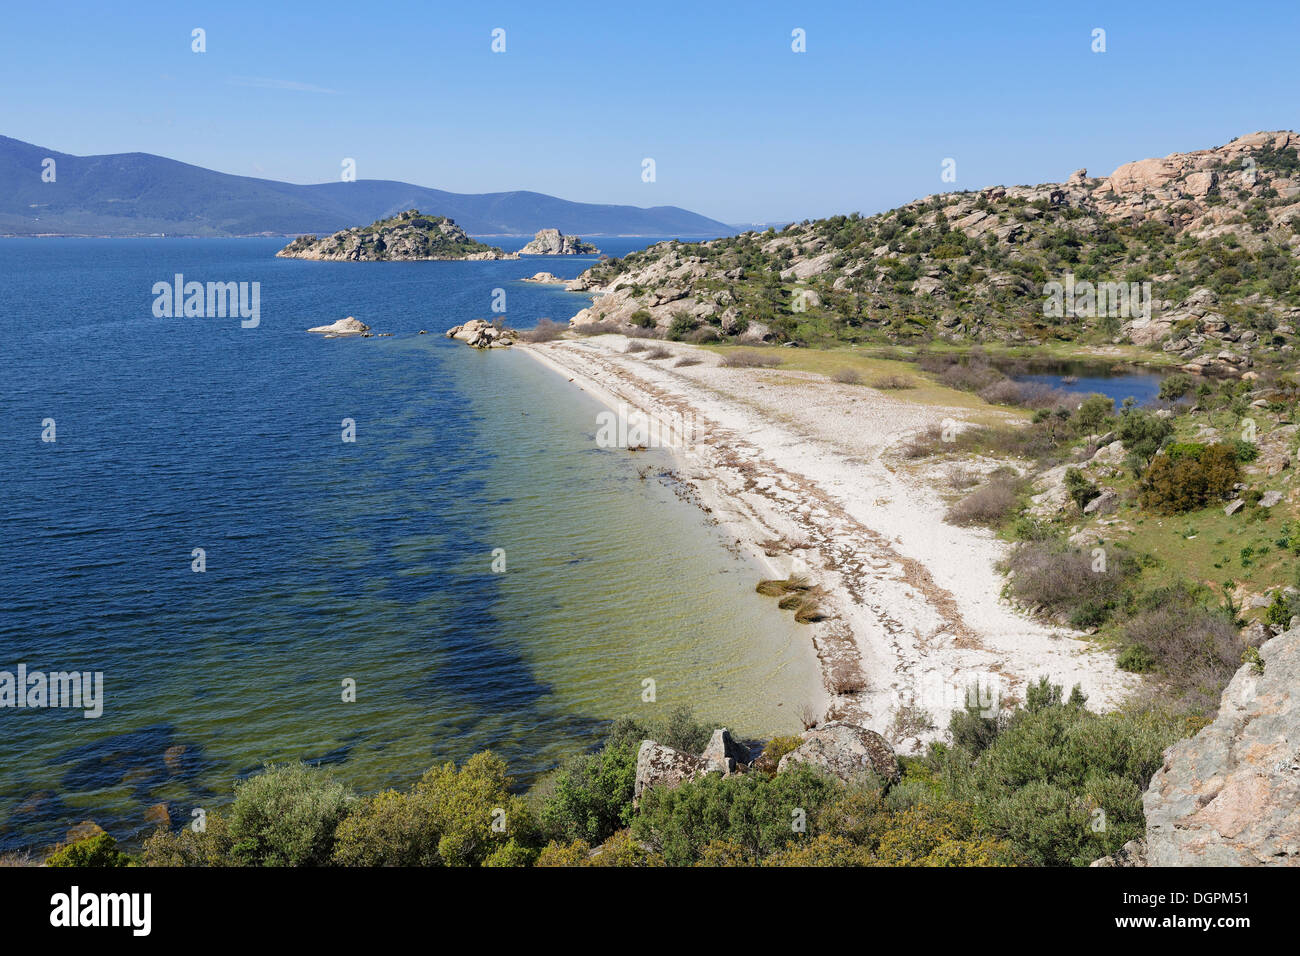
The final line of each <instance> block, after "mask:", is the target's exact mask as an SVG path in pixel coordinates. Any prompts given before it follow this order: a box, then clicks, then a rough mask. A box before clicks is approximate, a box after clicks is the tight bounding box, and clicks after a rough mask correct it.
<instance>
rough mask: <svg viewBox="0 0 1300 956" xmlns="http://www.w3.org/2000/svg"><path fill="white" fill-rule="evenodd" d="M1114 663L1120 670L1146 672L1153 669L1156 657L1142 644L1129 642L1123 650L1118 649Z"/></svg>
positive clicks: (1137, 672) (1136, 672)
mask: <svg viewBox="0 0 1300 956" xmlns="http://www.w3.org/2000/svg"><path fill="white" fill-rule="evenodd" d="M1115 664H1116V666H1118V667H1119V668H1120V669H1121V670H1126V671H1132V672H1133V673H1135V674H1146V673H1148V672H1150V671H1153V670H1155V668H1156V659H1155V656H1154V655H1152V653H1151V652H1150V651H1149V650H1147V648H1146V647H1145V646H1144V645H1142V644H1129V645H1127V646H1126V647H1125V648H1124V650H1122V651H1120V653H1119V657H1118V658H1116V660H1115Z"/></svg>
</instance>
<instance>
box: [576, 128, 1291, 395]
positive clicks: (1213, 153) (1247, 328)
mask: <svg viewBox="0 0 1300 956" xmlns="http://www.w3.org/2000/svg"><path fill="white" fill-rule="evenodd" d="M1298 145H1300V136H1297V134H1295V133H1292V132H1287V131H1281V132H1264V133H1254V134H1251V135H1249V136H1243V137H1241V138H1239V139H1236V140H1233V141H1232V142H1231V143H1229V144H1227V145H1226V146H1220V147H1217V148H1215V149H1208V150H1200V151H1197V152H1193V153H1181V154H1174V155H1171V156H1168V157H1165V158H1164V159H1145V160H1140V161H1138V162H1133V163H1128V164H1125V165H1123V166H1121V167H1120V168H1119V169H1117V170H1115V171H1114V172H1113V173H1112V174H1111V175H1109V176H1105V177H1093V176H1089V175H1088V173H1087V171H1086V170H1083V169H1080V170H1077V171H1075V172H1074V173H1073V174H1072V175H1070V176H1069V177H1068V178H1067V179H1066V181H1065V182H1062V183H1048V184H1044V185H1040V186H1008V187H1001V186H1000V187H995V188H991V189H985V190H981V191H978V192H960V193H946V194H940V195H935V196H930V197H928V198H926V199H921V200H917V201H915V202H913V203H909V204H908V205H906V206H903V207H901V208H899V209H894V210H891V211H890V212H886V213H881V214H879V215H875V216H867V217H864V216H860V215H858V214H856V213H855V214H853V215H849V216H835V217H832V218H829V219H821V220H817V221H805V222H802V223H795V224H792V225H790V226H788V227H786V228H785V229H784V230H782V231H781V232H779V233H778V232H776V231H775V230H771V229H769V230H767V231H766V232H762V233H757V232H747V233H743V234H741V235H739V236H733V237H729V238H724V239H717V240H713V241H711V242H705V243H682V242H665V243H659V244H658V245H655V246H653V247H651V248H649V249H646V250H643V251H640V252H636V253H633V254H631V255H629V256H627V257H625V258H623V259H615V260H610V261H608V262H603V263H600V264H598V265H596V266H593V267H592V268H591V269H589V270H588V271H587V272H585V273H584V274H583V275H581V276H579V277H578V278H577V279H576V280H574V281H573V282H572V283H570V284H569V288H570V289H571V290H575V291H590V292H592V293H593V294H594V295H595V296H596V297H595V299H594V301H593V304H592V306H591V308H589V309H585V310H583V311H582V312H581V313H579V314H578V315H577V316H576V317H575V318H574V319H573V323H574V324H576V325H584V324H591V323H600V322H608V323H613V324H616V325H618V326H623V327H626V326H641V327H643V328H651V327H657V328H658V329H660V330H663V331H664V332H666V333H668V334H669V335H670V336H671V337H674V338H691V339H695V340H707V339H710V338H720V337H733V336H734V337H738V338H742V339H753V340H769V341H778V342H784V341H796V342H802V343H805V344H818V343H824V342H829V341H849V342H880V343H885V342H890V343H908V342H917V343H919V342H925V341H930V340H936V339H943V340H949V341H955V342H1014V343H1020V344H1027V345H1032V344H1036V343H1041V342H1046V341H1050V340H1063V341H1070V342H1081V343H1094V344H1100V343H1121V342H1134V343H1136V344H1140V345H1154V346H1159V347H1163V348H1164V349H1165V350H1166V351H1169V352H1176V353H1177V354H1178V357H1179V358H1180V359H1181V361H1182V362H1183V363H1184V364H1187V365H1189V366H1193V368H1190V369H1189V370H1190V371H1196V370H1207V369H1208V370H1212V371H1215V372H1222V373H1229V374H1231V373H1234V372H1235V373H1241V372H1243V371H1244V370H1245V369H1247V368H1248V367H1250V366H1251V364H1252V360H1253V358H1254V357H1255V356H1256V355H1258V353H1259V349H1260V346H1261V345H1265V346H1272V347H1273V348H1274V349H1275V350H1276V353H1277V354H1278V355H1280V356H1285V355H1287V354H1288V353H1290V352H1292V351H1293V343H1294V341H1295V339H1294V331H1295V329H1296V327H1297V322H1300V269H1298V268H1297V255H1298V254H1300V232H1298V230H1300V158H1298V157H1297V146H1298Z"/></svg>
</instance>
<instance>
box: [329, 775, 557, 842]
mask: <svg viewBox="0 0 1300 956" xmlns="http://www.w3.org/2000/svg"><path fill="white" fill-rule="evenodd" d="M509 786H510V778H509V777H508V776H507V775H506V765H505V762H504V761H502V760H501V759H500V758H499V757H496V756H494V755H493V754H491V753H488V752H484V753H478V754H475V755H474V756H472V757H470V758H469V760H467V761H465V763H464V765H463V766H462V767H461V768H460V769H459V770H458V769H457V768H456V765H455V764H454V763H445V764H443V765H442V766H439V767H433V768H431V769H430V770H429V771H427V772H426V773H425V774H424V776H423V777H421V778H420V781H419V782H418V783H417V784H416V785H415V786H414V787H413V788H412V789H411V790H410V791H409V792H406V793H398V792H397V791H394V790H388V791H385V792H384V793H381V794H378V795H376V796H374V797H371V798H368V799H367V800H365V801H363V802H362V803H361V804H360V805H359V806H357V808H356V809H355V810H354V811H353V812H352V813H351V814H349V815H348V817H347V819H346V820H344V821H343V822H342V823H341V824H340V825H339V827H338V832H337V838H336V846H335V848H334V854H333V862H335V863H337V864H339V865H342V866H478V865H480V864H482V863H483V862H484V861H485V860H486V859H487V858H488V857H489V856H493V855H494V854H496V853H497V852H498V851H502V852H504V853H510V852H513V851H508V850H502V848H503V847H504V846H505V845H507V844H508V843H509V842H510V841H514V842H515V844H516V846H518V847H522V846H526V845H528V844H530V843H535V842H536V839H537V834H536V824H535V822H534V821H533V819H532V815H531V813H530V812H529V811H528V808H527V807H526V806H525V805H524V803H523V801H522V800H520V799H519V798H518V797H512V796H510V793H509ZM497 862H500V858H499V857H498V858H497Z"/></svg>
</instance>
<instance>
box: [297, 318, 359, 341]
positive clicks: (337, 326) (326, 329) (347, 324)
mask: <svg viewBox="0 0 1300 956" xmlns="http://www.w3.org/2000/svg"><path fill="white" fill-rule="evenodd" d="M307 331H308V332H320V333H321V334H322V335H324V336H325V337H326V338H331V339H332V338H336V337H338V336H342V335H366V334H368V333H369V332H370V326H368V325H366V323H364V322H362V321H361V320H360V319H354V318H353V317H352V316H350V315H349V316H348V317H347V318H346V319H339V320H338V321H337V322H333V323H331V324H330V325H318V326H315V327H314V328H310V329H308V330H307Z"/></svg>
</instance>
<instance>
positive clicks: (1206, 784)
mask: <svg viewBox="0 0 1300 956" xmlns="http://www.w3.org/2000/svg"><path fill="white" fill-rule="evenodd" d="M1259 658H1260V664H1262V668H1263V669H1262V671H1261V670H1260V667H1259V665H1257V664H1254V663H1247V664H1245V665H1243V666H1242V668H1241V669H1240V670H1238V671H1237V673H1236V675H1235V676H1234V677H1233V678H1232V681H1231V682H1230V683H1229V684H1228V687H1227V689H1226V690H1225V691H1224V692H1223V700H1222V703H1221V704H1220V706H1219V713H1218V716H1217V717H1216V718H1215V719H1214V722H1213V723H1211V724H1210V725H1209V726H1208V727H1205V728H1204V729H1203V730H1201V731H1200V733H1198V734H1197V735H1196V736H1195V737H1193V738H1191V739H1190V740H1181V741H1179V742H1178V743H1176V744H1174V745H1173V746H1172V747H1170V748H1169V749H1168V750H1167V751H1165V760H1164V766H1163V767H1161V769H1160V770H1159V771H1158V772H1157V773H1156V775H1155V776H1154V777H1153V778H1152V780H1151V785H1150V786H1149V787H1148V788H1147V792H1146V794H1145V795H1144V796H1143V800H1142V805H1143V809H1144V810H1145V812H1146V819H1147V839H1146V843H1147V857H1148V860H1149V862H1150V865H1151V866H1300V628H1297V629H1292V630H1290V631H1287V632H1286V633H1284V634H1281V635H1279V636H1278V637H1275V638H1273V639H1272V640H1271V641H1269V642H1268V643H1266V644H1264V645H1263V647H1261V648H1260V649H1259Z"/></svg>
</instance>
